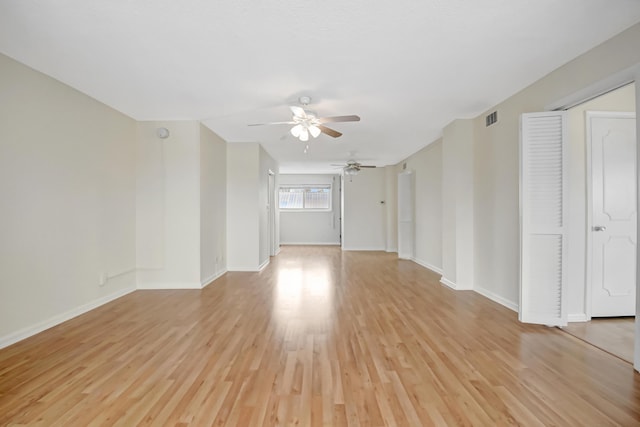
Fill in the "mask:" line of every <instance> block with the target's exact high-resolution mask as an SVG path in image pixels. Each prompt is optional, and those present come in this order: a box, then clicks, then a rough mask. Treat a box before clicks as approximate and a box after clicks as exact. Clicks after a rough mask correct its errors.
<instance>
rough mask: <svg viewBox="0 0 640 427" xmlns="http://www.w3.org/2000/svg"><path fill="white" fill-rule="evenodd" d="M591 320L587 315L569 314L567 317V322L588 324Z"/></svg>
mask: <svg viewBox="0 0 640 427" xmlns="http://www.w3.org/2000/svg"><path fill="white" fill-rule="evenodd" d="M588 321H589V318H588V317H587V315H586V314H585V313H576V314H569V315H568V316H567V322H588Z"/></svg>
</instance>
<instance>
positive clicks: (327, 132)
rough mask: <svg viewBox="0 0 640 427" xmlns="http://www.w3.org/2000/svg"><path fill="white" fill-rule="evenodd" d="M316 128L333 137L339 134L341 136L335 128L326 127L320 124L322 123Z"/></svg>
mask: <svg viewBox="0 0 640 427" xmlns="http://www.w3.org/2000/svg"><path fill="white" fill-rule="evenodd" d="M318 129H320V131H321V132H322V133H324V134H326V135H329V136H332V137H334V138H337V137H339V136H342V134H341V133H340V132H338V131H337V130H333V129H331V128H328V127H326V126H322V125H318Z"/></svg>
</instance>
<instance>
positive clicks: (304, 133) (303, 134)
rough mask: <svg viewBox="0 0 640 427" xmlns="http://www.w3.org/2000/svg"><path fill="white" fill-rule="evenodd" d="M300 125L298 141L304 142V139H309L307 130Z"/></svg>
mask: <svg viewBox="0 0 640 427" xmlns="http://www.w3.org/2000/svg"><path fill="white" fill-rule="evenodd" d="M300 127H301V130H300V136H299V138H300V141H305V142H306V141H308V140H309V131H308V130H307V128H305V127H302V126H300Z"/></svg>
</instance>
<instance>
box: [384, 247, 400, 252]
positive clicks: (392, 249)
mask: <svg viewBox="0 0 640 427" xmlns="http://www.w3.org/2000/svg"><path fill="white" fill-rule="evenodd" d="M385 251H387V252H398V248H387V249H385Z"/></svg>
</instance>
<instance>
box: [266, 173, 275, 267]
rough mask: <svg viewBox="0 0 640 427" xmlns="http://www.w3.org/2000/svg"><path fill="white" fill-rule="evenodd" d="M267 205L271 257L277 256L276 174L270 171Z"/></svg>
mask: <svg viewBox="0 0 640 427" xmlns="http://www.w3.org/2000/svg"><path fill="white" fill-rule="evenodd" d="M267 181H268V184H267V204H268V206H269V217H268V219H267V221H268V223H269V256H276V255H277V248H276V207H275V204H276V174H275V172H273V171H272V170H271V169H269V176H268V177H267Z"/></svg>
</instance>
